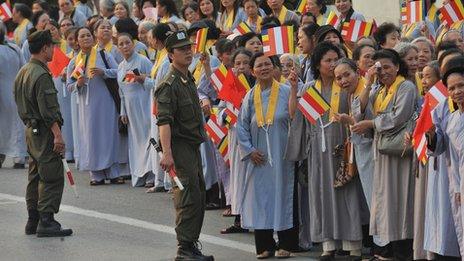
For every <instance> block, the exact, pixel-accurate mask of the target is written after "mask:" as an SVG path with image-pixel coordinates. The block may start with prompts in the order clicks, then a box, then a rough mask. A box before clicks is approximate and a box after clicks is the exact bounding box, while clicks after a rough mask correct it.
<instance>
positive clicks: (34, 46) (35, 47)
mask: <svg viewBox="0 0 464 261" xmlns="http://www.w3.org/2000/svg"><path fill="white" fill-rule="evenodd" d="M45 31H48V30H45ZM45 31H44V32H45ZM28 43H29V51H30V52H31V54H38V53H40V51H41V50H42V48H43V47H44V46H51V45H53V40H52V38H51V37H50V38H48V39H46V38H44V39H41V40H40V41H28Z"/></svg>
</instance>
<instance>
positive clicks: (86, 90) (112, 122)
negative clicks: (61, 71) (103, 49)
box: [67, 53, 120, 171]
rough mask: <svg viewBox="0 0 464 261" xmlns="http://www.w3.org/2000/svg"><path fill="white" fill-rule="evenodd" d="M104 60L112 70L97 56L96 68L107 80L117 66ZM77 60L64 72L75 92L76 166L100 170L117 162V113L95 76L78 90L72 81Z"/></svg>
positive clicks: (109, 60)
mask: <svg viewBox="0 0 464 261" xmlns="http://www.w3.org/2000/svg"><path fill="white" fill-rule="evenodd" d="M106 59H107V61H108V64H109V66H110V68H111V69H104V68H105V64H104V63H103V60H102V58H101V56H100V54H99V53H97V59H96V65H95V66H96V67H98V68H101V69H103V70H104V76H103V77H106V78H116V76H117V64H116V62H115V61H114V59H113V57H112V56H111V55H110V54H108V53H107V54H106ZM75 60H76V58H74V59H72V60H71V62H70V63H69V65H68V70H67V75H68V77H67V85H68V88H71V89H72V90H73V91H75V92H77V94H78V96H77V101H78V114H79V120H78V121H79V131H78V134H77V135H79V164H78V167H79V169H80V170H89V171H100V170H105V169H108V168H110V167H111V166H112V165H114V164H117V163H119V142H120V137H119V133H118V116H119V115H118V113H117V111H116V106H115V104H114V101H113V99H112V97H111V95H110V93H109V91H108V89H107V87H106V84H105V82H104V81H103V77H100V76H95V77H93V78H91V79H88V80H87V83H86V85H85V86H83V87H80V88H77V86H76V82H75V81H73V80H72V79H71V74H72V72H73V71H74V67H75Z"/></svg>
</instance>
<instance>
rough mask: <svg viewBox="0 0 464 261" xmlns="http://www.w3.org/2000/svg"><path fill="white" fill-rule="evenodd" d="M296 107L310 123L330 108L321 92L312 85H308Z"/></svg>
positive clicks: (314, 121) (314, 122)
mask: <svg viewBox="0 0 464 261" xmlns="http://www.w3.org/2000/svg"><path fill="white" fill-rule="evenodd" d="M298 109H300V111H301V112H302V113H303V115H304V116H305V117H306V119H308V121H309V122H311V123H312V124H316V121H317V120H318V119H319V118H320V117H321V116H322V115H323V114H324V113H325V112H326V111H328V110H329V109H330V105H329V104H328V103H327V102H326V101H325V100H324V98H323V97H322V96H321V94H320V93H319V92H318V91H317V90H316V89H315V88H313V87H309V88H308V90H307V91H306V92H305V93H304V94H303V96H302V97H301V98H300V100H299V102H298Z"/></svg>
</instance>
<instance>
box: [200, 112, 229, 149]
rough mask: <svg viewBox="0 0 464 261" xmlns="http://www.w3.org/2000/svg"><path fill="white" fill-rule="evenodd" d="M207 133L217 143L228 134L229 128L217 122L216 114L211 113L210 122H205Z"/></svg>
mask: <svg viewBox="0 0 464 261" xmlns="http://www.w3.org/2000/svg"><path fill="white" fill-rule="evenodd" d="M205 129H206V133H208V135H209V137H210V138H211V140H212V141H213V142H214V143H215V144H216V145H217V144H219V143H220V142H221V140H222V139H223V138H224V137H225V136H226V135H227V128H226V127H221V126H219V124H218V123H217V118H216V115H215V114H211V115H210V117H209V120H208V122H206V124H205Z"/></svg>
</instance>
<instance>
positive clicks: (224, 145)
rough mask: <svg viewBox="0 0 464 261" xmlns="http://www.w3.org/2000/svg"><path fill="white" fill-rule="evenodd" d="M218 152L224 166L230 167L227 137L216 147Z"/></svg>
mask: <svg viewBox="0 0 464 261" xmlns="http://www.w3.org/2000/svg"><path fill="white" fill-rule="evenodd" d="M218 151H219V153H221V155H222V158H223V159H224V161H225V163H226V165H230V158H229V135H227V136H225V137H224V138H223V139H222V140H221V142H220V143H219V145H218Z"/></svg>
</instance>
